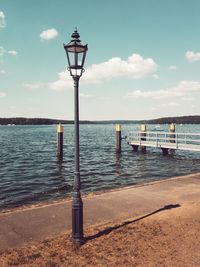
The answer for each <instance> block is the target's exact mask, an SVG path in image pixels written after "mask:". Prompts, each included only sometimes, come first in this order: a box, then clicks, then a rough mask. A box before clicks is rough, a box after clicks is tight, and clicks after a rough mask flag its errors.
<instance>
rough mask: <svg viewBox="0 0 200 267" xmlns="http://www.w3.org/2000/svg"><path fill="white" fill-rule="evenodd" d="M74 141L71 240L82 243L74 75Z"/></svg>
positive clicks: (76, 93)
mask: <svg viewBox="0 0 200 267" xmlns="http://www.w3.org/2000/svg"><path fill="white" fill-rule="evenodd" d="M73 79H74V132H75V133H74V142H75V172H74V191H73V196H72V241H73V242H74V243H75V244H76V245H78V246H79V245H82V244H83V243H84V237H83V202H82V199H81V193H80V188H81V183H80V167H79V93H78V90H79V88H78V87H79V77H78V76H74V77H73Z"/></svg>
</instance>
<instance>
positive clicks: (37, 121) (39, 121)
mask: <svg viewBox="0 0 200 267" xmlns="http://www.w3.org/2000/svg"><path fill="white" fill-rule="evenodd" d="M58 123H62V124H74V121H73V120H59V119H47V118H24V117H16V118H0V125H53V124H58ZM117 123H120V124H141V123H145V124H169V123H176V124H200V115H191V116H180V117H165V118H158V119H152V120H100V121H89V120H81V121H80V124H117Z"/></svg>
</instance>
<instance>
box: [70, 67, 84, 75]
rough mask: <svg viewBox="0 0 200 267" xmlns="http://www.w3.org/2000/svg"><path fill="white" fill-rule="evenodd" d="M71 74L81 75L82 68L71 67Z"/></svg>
mask: <svg viewBox="0 0 200 267" xmlns="http://www.w3.org/2000/svg"><path fill="white" fill-rule="evenodd" d="M71 73H72V76H81V74H82V69H74V68H73V69H71Z"/></svg>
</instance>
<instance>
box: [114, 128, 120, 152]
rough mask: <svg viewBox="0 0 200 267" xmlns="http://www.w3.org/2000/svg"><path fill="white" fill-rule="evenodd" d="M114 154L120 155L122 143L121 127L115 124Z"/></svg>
mask: <svg viewBox="0 0 200 267" xmlns="http://www.w3.org/2000/svg"><path fill="white" fill-rule="evenodd" d="M115 129H116V152H117V153H121V142H122V126H121V124H116V128H115Z"/></svg>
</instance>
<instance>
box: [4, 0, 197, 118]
mask: <svg viewBox="0 0 200 267" xmlns="http://www.w3.org/2000/svg"><path fill="white" fill-rule="evenodd" d="M199 10H200V1H199V0H190V1H189V0H187V1H186V0H168V1H166V0H124V1H121V0H101V1H99V0H98V1H97V0H85V1H81V0H77V1H68V0H57V1H55V0H54V1H53V0H34V1H28V0H0V117H13V116H14V117H18V116H23V117H46V118H58V119H59V118H60V119H73V83H72V79H71V77H70V76H69V73H68V72H67V71H66V67H67V61H66V55H65V51H64V49H63V43H67V42H69V41H70V39H71V33H72V32H73V31H74V28H75V27H78V31H79V33H80V36H81V38H80V39H81V40H82V42H83V43H87V44H88V53H87V57H86V62H85V69H86V71H85V73H84V74H83V76H82V78H81V80H80V119H86V120H107V119H129V120H132V119H133V120H135V119H151V118H159V117H164V116H181V115H194V114H195V115H199V114H200V105H199V102H200V34H199V28H200V16H199Z"/></svg>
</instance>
